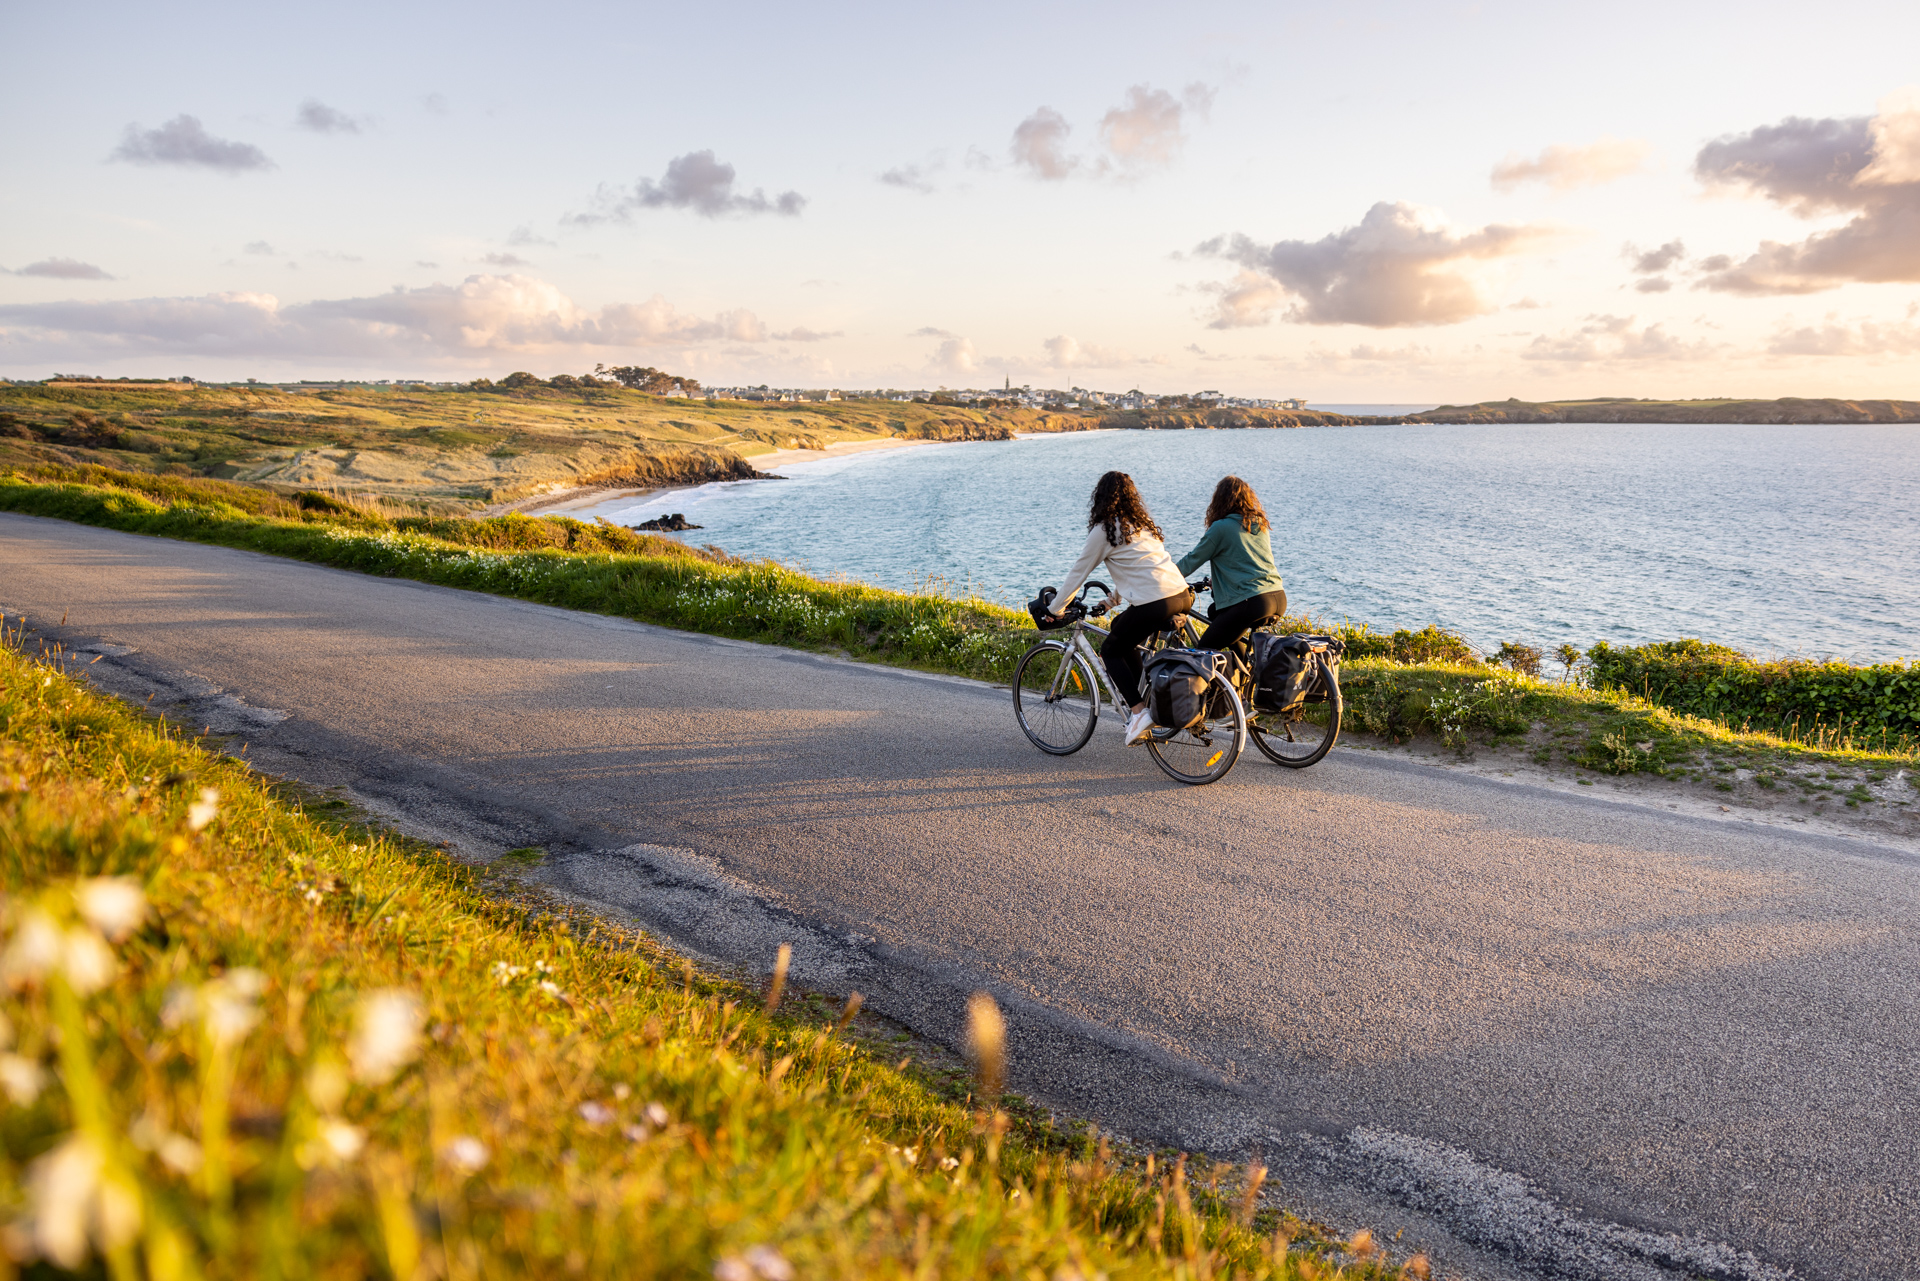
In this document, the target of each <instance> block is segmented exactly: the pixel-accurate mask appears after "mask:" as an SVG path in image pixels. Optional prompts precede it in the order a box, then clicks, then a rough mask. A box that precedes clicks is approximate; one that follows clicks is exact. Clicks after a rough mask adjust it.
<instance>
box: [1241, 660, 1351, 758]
mask: <svg viewBox="0 0 1920 1281" xmlns="http://www.w3.org/2000/svg"><path fill="white" fill-rule="evenodd" d="M1314 661H1315V662H1316V663H1319V664H1320V674H1321V676H1322V677H1323V678H1324V679H1325V680H1326V683H1327V701H1326V702H1324V703H1305V704H1302V705H1301V706H1300V707H1299V708H1297V709H1295V710H1294V711H1293V712H1291V713H1287V714H1284V715H1283V714H1282V713H1279V712H1257V713H1255V714H1254V715H1252V716H1249V717H1248V718H1247V732H1248V733H1249V734H1250V735H1252V737H1253V745H1254V746H1255V747H1257V748H1259V749H1260V754H1261V755H1262V756H1265V757H1266V758H1267V759H1268V760H1270V761H1272V762H1273V763H1274V764H1275V765H1284V766H1286V767H1287V768H1288V769H1305V768H1307V766H1309V765H1318V764H1319V763H1320V762H1321V761H1323V760H1325V759H1326V755H1327V753H1328V752H1331V751H1332V750H1333V745H1334V743H1336V742H1337V741H1339V738H1340V719H1341V715H1342V713H1343V712H1344V711H1345V709H1346V700H1345V699H1344V698H1343V697H1342V695H1341V693H1340V672H1339V669H1337V668H1333V667H1330V666H1329V665H1328V664H1327V663H1326V662H1325V661H1324V660H1322V659H1319V658H1316V659H1314ZM1270 727H1271V728H1270Z"/></svg>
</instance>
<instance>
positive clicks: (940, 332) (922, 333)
mask: <svg viewBox="0 0 1920 1281" xmlns="http://www.w3.org/2000/svg"><path fill="white" fill-rule="evenodd" d="M958 336H959V335H957V334H952V333H949V332H948V331H946V330H944V329H935V328H934V327H933V326H932V325H922V326H921V327H920V328H918V329H916V330H914V331H913V332H912V333H910V334H908V335H907V337H909V338H955V337H958Z"/></svg>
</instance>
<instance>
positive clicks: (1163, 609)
mask: <svg viewBox="0 0 1920 1281" xmlns="http://www.w3.org/2000/svg"><path fill="white" fill-rule="evenodd" d="M1192 608H1193V593H1192V592H1181V593H1180V594H1179V595H1178V596H1167V597H1163V598H1161V599H1160V600H1150V601H1148V602H1146V603H1145V604H1144V605H1133V606H1130V607H1129V608H1127V609H1123V610H1121V611H1120V612H1119V613H1118V614H1116V615H1114V619H1113V628H1112V630H1111V631H1109V632H1108V633H1107V638H1106V639H1105V640H1103V641H1101V642H1100V659H1101V661H1102V662H1104V663H1106V665H1107V675H1109V676H1111V677H1113V684H1114V688H1116V689H1118V690H1119V691H1120V696H1121V697H1122V698H1124V699H1126V700H1127V706H1128V707H1132V706H1133V705H1134V704H1135V703H1137V702H1139V701H1140V642H1141V641H1144V640H1145V639H1147V637H1149V636H1151V635H1153V634H1154V633H1155V632H1159V631H1165V630H1166V627H1167V624H1168V623H1171V622H1172V621H1173V620H1174V619H1176V618H1178V617H1180V615H1182V614H1184V613H1186V612H1187V611H1188V610H1190V609H1192Z"/></svg>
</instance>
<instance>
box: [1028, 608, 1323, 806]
mask: <svg viewBox="0 0 1920 1281" xmlns="http://www.w3.org/2000/svg"><path fill="white" fill-rule="evenodd" d="M1187 586H1188V587H1189V588H1190V589H1191V590H1192V591H1193V592H1195V593H1196V594H1198V593H1200V592H1204V591H1208V590H1209V589H1211V588H1212V586H1213V580H1212V579H1211V578H1203V579H1201V580H1200V581H1199V582H1195V583H1189V584H1187ZM1095 588H1098V589H1099V590H1100V591H1101V592H1102V593H1103V595H1104V596H1105V597H1106V599H1103V600H1101V601H1100V602H1099V603H1098V604H1095V605H1088V604H1087V603H1086V596H1087V593H1088V592H1089V591H1092V590H1093V589H1095ZM1112 594H1113V589H1112V588H1110V587H1108V586H1107V585H1106V584H1105V583H1101V582H1097V581H1095V582H1089V583H1088V584H1087V585H1086V587H1084V588H1082V589H1081V592H1080V594H1079V595H1078V596H1076V597H1075V598H1074V599H1073V600H1072V601H1071V602H1069V603H1068V606H1067V608H1066V610H1065V611H1064V612H1063V614H1062V617H1065V618H1067V619H1068V620H1069V621H1068V625H1067V631H1068V632H1069V635H1068V636H1067V637H1066V638H1065V639H1051V640H1043V641H1040V642H1038V643H1036V644H1035V645H1034V646H1033V648H1031V649H1029V650H1028V651H1027V652H1026V653H1025V654H1023V655H1021V657H1020V661H1019V663H1018V664H1017V665H1016V666H1015V668H1014V676H1013V701H1014V711H1015V715H1016V716H1017V717H1018V719H1019V721H1020V728H1021V729H1022V730H1023V731H1024V732H1025V733H1026V735H1027V738H1028V739H1029V740H1030V741H1031V742H1032V743H1033V745H1034V746H1035V747H1038V748H1039V749H1040V750H1041V751H1043V752H1047V753H1049V754H1051V755H1054V756H1068V755H1071V754H1072V753H1074V752H1077V751H1079V750H1080V749H1081V748H1082V747H1085V746H1086V745H1087V742H1088V740H1089V739H1091V738H1092V737H1093V731H1094V728H1095V726H1096V725H1097V724H1098V723H1099V718H1100V694H1101V691H1102V690H1103V689H1104V690H1105V692H1106V695H1107V698H1108V699H1109V700H1110V701H1111V703H1112V705H1113V707H1114V709H1115V710H1116V711H1117V712H1119V714H1120V716H1121V719H1122V720H1124V719H1125V718H1126V715H1127V705H1126V703H1125V701H1124V700H1122V698H1121V697H1120V693H1119V691H1118V690H1117V689H1115V688H1114V687H1113V682H1112V681H1111V680H1110V679H1108V677H1107V672H1106V666H1105V664H1103V663H1100V662H1099V661H1097V659H1098V655H1097V654H1096V652H1095V650H1094V648H1093V645H1092V643H1091V642H1090V641H1088V639H1087V634H1088V633H1092V634H1094V635H1098V636H1105V635H1106V634H1107V633H1106V631H1105V630H1104V629H1102V628H1099V627H1095V626H1092V625H1090V624H1088V623H1086V621H1085V620H1086V619H1087V618H1090V617H1091V618H1098V617H1100V616H1102V615H1104V614H1105V613H1106V612H1107V611H1108V609H1109V608H1110V605H1111V597H1112ZM1255 630H1256V631H1266V632H1270V631H1271V628H1270V626H1263V627H1260V628H1256V629H1255ZM1305 640H1306V641H1307V645H1308V654H1307V660H1306V661H1307V664H1308V666H1307V670H1306V671H1305V672H1304V673H1303V674H1302V680H1301V684H1302V686H1303V687H1304V689H1305V696H1304V698H1302V699H1301V700H1300V701H1298V702H1295V703H1293V704H1292V705H1291V706H1288V707H1286V708H1282V709H1272V708H1265V707H1261V706H1259V705H1258V703H1257V701H1256V697H1255V688H1254V672H1253V667H1252V663H1251V661H1250V643H1249V640H1248V639H1247V638H1246V637H1242V638H1240V639H1239V640H1237V641H1235V642H1234V643H1233V644H1232V645H1230V646H1228V647H1227V649H1225V650H1223V651H1222V653H1224V654H1225V655H1226V656H1227V660H1226V661H1227V673H1226V679H1224V680H1222V679H1220V677H1219V676H1216V677H1215V683H1217V687H1216V688H1215V689H1213V690H1212V691H1211V692H1210V693H1209V694H1208V696H1207V702H1208V704H1209V708H1210V712H1211V713H1212V719H1211V720H1209V721H1203V722H1202V723H1201V725H1200V726H1198V727H1196V730H1197V731H1198V732H1197V733H1184V732H1173V731H1167V730H1165V729H1163V728H1160V727H1156V728H1155V730H1154V731H1153V736H1152V737H1150V738H1149V739H1148V740H1147V747H1148V750H1149V751H1150V752H1152V754H1153V758H1154V762H1155V764H1157V765H1159V766H1160V768H1161V769H1162V770H1164V771H1165V772H1166V773H1167V774H1168V776H1170V777H1172V778H1175V779H1178V780H1179V781H1180V782H1183V783H1191V784H1196V785H1197V784H1203V783H1213V782H1218V781H1219V780H1220V779H1222V778H1224V777H1226V775H1227V771H1229V770H1231V769H1232V768H1233V766H1234V763H1235V762H1236V761H1238V759H1239V756H1240V752H1241V750H1242V748H1243V747H1244V745H1245V743H1246V741H1247V739H1249V738H1251V739H1252V740H1253V744H1254V746H1255V747H1258V748H1259V749H1260V753H1261V755H1263V756H1265V757H1266V758H1267V759H1268V760H1270V761H1272V762H1273V763H1274V764H1276V765H1284V766H1286V767H1288V768H1289V769H1305V768H1307V767H1308V766H1310V765H1315V764H1318V763H1319V762H1320V761H1322V760H1324V759H1325V758H1326V755H1327V753H1328V752H1330V751H1332V750H1333V745H1334V743H1335V742H1336V741H1337V740H1338V739H1339V737H1340V722H1341V718H1342V714H1343V712H1344V710H1345V700H1344V699H1343V697H1342V695H1341V693H1340V667H1339V657H1340V654H1341V653H1342V651H1343V650H1344V648H1345V647H1344V646H1343V645H1342V644H1341V642H1340V641H1339V640H1338V639H1337V638H1335V637H1331V636H1308V637H1306V638H1305ZM1170 641H1171V642H1174V643H1179V644H1182V645H1185V646H1186V647H1188V648H1194V647H1197V646H1198V645H1199V643H1200V629H1199V627H1198V625H1197V624H1196V623H1195V621H1194V618H1193V616H1192V615H1191V614H1187V615H1184V616H1182V617H1181V618H1180V619H1179V620H1177V621H1176V622H1175V623H1174V624H1173V625H1172V626H1171V627H1169V628H1167V629H1166V630H1165V631H1163V632H1161V633H1159V634H1158V635H1157V636H1156V637H1155V638H1154V641H1153V642H1149V649H1151V648H1154V647H1157V646H1156V645H1155V644H1154V642H1157V643H1158V645H1165V644H1168V643H1170ZM1227 720H1230V721H1231V722H1232V723H1233V724H1234V725H1235V727H1236V731H1237V732H1236V733H1235V734H1234V735H1233V744H1232V745H1231V746H1229V747H1225V748H1221V749H1220V750H1219V751H1218V752H1216V751H1215V750H1214V749H1215V748H1216V746H1217V739H1218V734H1219V731H1218V729H1217V728H1216V726H1215V722H1216V721H1227ZM1201 748H1204V749H1205V750H1198V749H1201ZM1196 763H1197V765H1198V768H1195V765H1196Z"/></svg>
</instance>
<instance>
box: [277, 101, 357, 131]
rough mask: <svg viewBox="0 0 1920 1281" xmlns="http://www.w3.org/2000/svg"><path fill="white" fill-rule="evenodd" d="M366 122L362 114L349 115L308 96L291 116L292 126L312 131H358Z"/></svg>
mask: <svg viewBox="0 0 1920 1281" xmlns="http://www.w3.org/2000/svg"><path fill="white" fill-rule="evenodd" d="M368 123H369V122H368V120H367V119H366V118H365V117H363V116H350V115H348V114H347V113H346V112H344V111H340V110H337V109H335V108H333V107H329V106H328V105H327V104H326V103H324V102H321V101H320V100H319V99H317V98H308V99H307V100H306V101H305V102H303V103H301V104H300V110H299V111H297V112H295V113H294V117H293V126H294V128H296V129H307V130H311V131H312V132H314V133H359V132H360V130H361V129H362V128H363V127H364V126H365V125H366V124H368Z"/></svg>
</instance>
